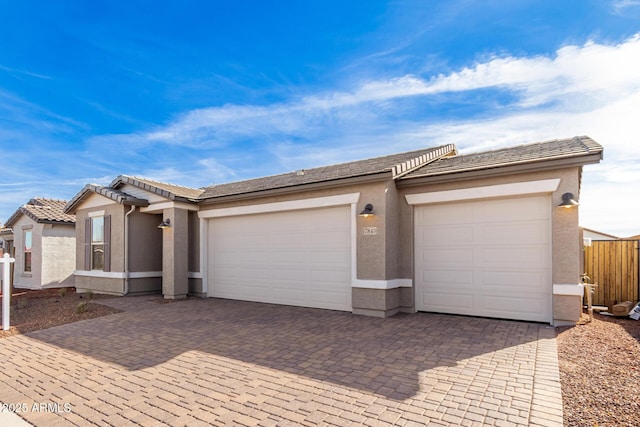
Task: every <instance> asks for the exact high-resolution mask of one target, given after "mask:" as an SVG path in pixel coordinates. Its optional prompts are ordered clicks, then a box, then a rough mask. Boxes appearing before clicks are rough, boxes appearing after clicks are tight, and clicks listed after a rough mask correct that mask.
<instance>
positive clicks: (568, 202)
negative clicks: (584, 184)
mask: <svg viewBox="0 0 640 427" xmlns="http://www.w3.org/2000/svg"><path fill="white" fill-rule="evenodd" d="M579 204H580V203H578V202H576V201H575V200H573V193H564V194H563V195H562V203H560V204H559V205H558V206H560V207H561V208H567V209H569V208H572V207H574V206H578V205H579Z"/></svg>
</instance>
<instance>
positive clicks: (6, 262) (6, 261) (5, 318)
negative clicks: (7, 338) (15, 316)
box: [0, 254, 15, 331]
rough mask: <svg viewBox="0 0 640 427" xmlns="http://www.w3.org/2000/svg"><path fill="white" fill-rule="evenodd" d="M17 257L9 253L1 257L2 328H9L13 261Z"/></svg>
mask: <svg viewBox="0 0 640 427" xmlns="http://www.w3.org/2000/svg"><path fill="white" fill-rule="evenodd" d="M14 261H15V259H13V258H11V257H10V256H9V254H4V255H3V256H2V258H0V265H2V329H3V330H5V331H6V330H8V329H9V313H10V311H11V275H10V274H9V272H10V271H11V268H10V267H11V263H12V262H14Z"/></svg>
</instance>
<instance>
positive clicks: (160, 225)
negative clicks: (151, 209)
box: [158, 218, 171, 228]
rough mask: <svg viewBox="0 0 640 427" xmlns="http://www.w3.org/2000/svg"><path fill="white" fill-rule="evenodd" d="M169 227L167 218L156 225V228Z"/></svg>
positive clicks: (169, 222) (169, 223) (169, 221)
mask: <svg viewBox="0 0 640 427" xmlns="http://www.w3.org/2000/svg"><path fill="white" fill-rule="evenodd" d="M169 227H171V220H170V219H169V218H167V219H163V220H162V222H161V223H160V224H158V228H169Z"/></svg>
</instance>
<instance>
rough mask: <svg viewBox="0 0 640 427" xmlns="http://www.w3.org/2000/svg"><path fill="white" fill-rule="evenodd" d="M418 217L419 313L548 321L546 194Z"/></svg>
mask: <svg viewBox="0 0 640 427" xmlns="http://www.w3.org/2000/svg"><path fill="white" fill-rule="evenodd" d="M415 212H416V215H415V218H416V219H415V221H416V223H415V230H416V236H415V254H416V255H415V257H416V275H415V277H416V308H417V309H418V310H424V311H438V312H446V313H458V314H469V315H477V316H489V317H499V318H513V319H521V320H534V321H545V322H546V321H550V320H551V255H550V254H551V201H550V197H549V196H534V197H525V198H517V199H504V200H488V201H487V200H482V201H473V202H462V203H445V204H440V205H429V206H417V207H416V208H415ZM443 224H446V225H443ZM527 305H528V306H527ZM523 306H527V308H522V307H523Z"/></svg>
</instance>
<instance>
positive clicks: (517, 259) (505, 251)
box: [480, 246, 548, 268]
mask: <svg viewBox="0 0 640 427" xmlns="http://www.w3.org/2000/svg"><path fill="white" fill-rule="evenodd" d="M481 253H482V256H481V258H480V262H481V263H482V264H483V265H489V266H494V265H501V266H503V267H504V268H509V267H512V268H522V267H524V268H532V267H538V268H544V267H546V265H545V264H548V262H546V260H547V259H548V251H547V247H546V246H525V247H494V248H484V249H482V250H481Z"/></svg>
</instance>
